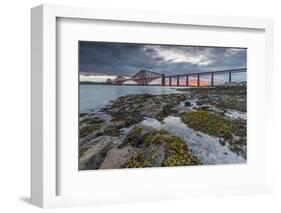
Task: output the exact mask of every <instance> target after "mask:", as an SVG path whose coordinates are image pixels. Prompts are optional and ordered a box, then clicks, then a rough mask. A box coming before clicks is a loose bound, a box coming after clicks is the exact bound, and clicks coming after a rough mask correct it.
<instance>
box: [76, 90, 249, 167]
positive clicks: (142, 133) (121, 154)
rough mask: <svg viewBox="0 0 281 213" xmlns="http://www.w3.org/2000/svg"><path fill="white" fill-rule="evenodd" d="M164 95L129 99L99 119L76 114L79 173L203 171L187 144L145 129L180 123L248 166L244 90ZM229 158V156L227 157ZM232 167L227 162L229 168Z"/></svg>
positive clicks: (112, 106)
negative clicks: (152, 121) (169, 120)
mask: <svg viewBox="0 0 281 213" xmlns="http://www.w3.org/2000/svg"><path fill="white" fill-rule="evenodd" d="M177 90H178V91H179V92H176V91H175V93H172V94H163V95H150V94H138V95H127V96H123V97H120V98H118V99H117V100H114V101H113V102H111V104H109V105H108V106H106V107H105V108H103V109H101V110H100V111H99V112H97V113H81V114H80V132H79V136H80V141H79V147H80V149H79V169H80V170H90V169H116V168H144V167H162V166H163V167H166V166H191V165H201V164H203V163H202V162H204V159H200V157H199V156H197V155H195V154H194V153H193V150H192V149H190V147H189V146H188V143H187V142H188V140H189V138H183V137H181V135H177V134H173V133H171V132H170V131H169V130H168V129H165V130H164V129H162V128H159V127H152V126H151V125H146V123H145V122H144V121H146V119H148V118H151V119H155V120H157V121H158V122H161V123H163V122H164V119H165V118H167V117H169V116H173V117H175V118H180V119H181V121H182V123H184V124H185V125H186V126H187V127H188V128H191V129H193V130H194V131H197V132H198V134H199V135H200V133H202V134H207V135H209V136H211V137H214V138H218V140H219V141H220V144H221V146H225V147H227V148H228V149H229V150H230V151H231V152H233V153H235V154H236V155H237V156H240V157H243V158H244V159H245V160H246V157H247V155H246V152H247V150H246V87H245V86H218V87H208V88H207V87H202V88H179V89H177ZM226 154H227V153H226ZM229 163H231V162H229Z"/></svg>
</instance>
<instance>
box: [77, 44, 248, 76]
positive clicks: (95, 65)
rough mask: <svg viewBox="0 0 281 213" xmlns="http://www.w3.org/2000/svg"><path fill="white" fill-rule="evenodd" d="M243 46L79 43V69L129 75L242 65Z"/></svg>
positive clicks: (192, 70) (237, 66) (201, 70)
mask: <svg viewBox="0 0 281 213" xmlns="http://www.w3.org/2000/svg"><path fill="white" fill-rule="evenodd" d="M246 51H247V50H246V49H238V48H214V47H194V46H175V45H150V44H128V43H111V42H80V52H79V54H80V63H79V66H80V71H82V72H89V73H93V74H98V75H99V74H100V75H104V74H108V75H124V76H132V75H133V74H135V73H136V72H138V71H139V70H141V69H147V70H151V71H155V72H159V73H165V74H180V73H190V72H195V71H196V72H197V71H198V72H206V71H215V70H223V69H235V68H242V67H246V54H247V52H246Z"/></svg>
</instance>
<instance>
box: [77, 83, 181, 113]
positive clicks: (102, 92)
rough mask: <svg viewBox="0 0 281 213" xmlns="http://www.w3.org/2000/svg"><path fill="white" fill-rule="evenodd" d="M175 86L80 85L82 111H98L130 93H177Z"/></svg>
mask: <svg viewBox="0 0 281 213" xmlns="http://www.w3.org/2000/svg"><path fill="white" fill-rule="evenodd" d="M176 92H177V91H176V89H175V88H173V87H162V86H124V85H123V86H111V85H80V112H96V111H98V110H99V109H101V108H102V107H105V106H106V105H107V104H109V103H110V101H113V100H115V99H117V98H119V97H121V96H125V95H129V94H144V93H149V94H152V95H159V94H167V93H176Z"/></svg>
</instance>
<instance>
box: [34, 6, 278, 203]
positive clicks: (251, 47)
mask: <svg viewBox="0 0 281 213" xmlns="http://www.w3.org/2000/svg"><path fill="white" fill-rule="evenodd" d="M31 14H32V18H31V19H32V20H31V21H32V33H31V34H32V38H31V39H32V49H31V50H32V119H31V120H32V147H31V153H32V162H31V168H32V173H31V177H32V180H31V183H32V184H31V185H32V187H31V198H32V203H33V204H35V205H37V206H40V207H57V206H75V205H90V204H99V203H117V202H139V201H145V200H165V199H179V198H188V197H198V196H213V195H219V196H221V195H233V194H237V195H240V194H251V193H264V192H270V178H271V173H270V160H269V157H270V154H269V152H270V151H269V150H270V139H269V138H270V136H269V134H268V131H267V130H268V129H270V125H271V122H270V119H271V117H270V112H268V111H270V110H269V109H270V107H272V100H271V98H270V97H271V96H270V92H269V91H270V87H272V86H273V85H272V84H271V83H270V78H272V72H273V67H272V66H273V63H272V56H273V50H272V47H273V41H272V37H273V35H272V31H273V23H272V20H270V19H256V18H238V17H215V16H195V15H187V14H172V13H171V14H164V13H163V14H162V13H151V12H146V11H122V10H104V9H103V10H101V9H99V8H82V7H81V8H80V7H66V6H52V5H42V6H39V7H35V8H33V9H32V10H31Z"/></svg>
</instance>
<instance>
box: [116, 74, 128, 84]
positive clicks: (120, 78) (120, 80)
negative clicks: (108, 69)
mask: <svg viewBox="0 0 281 213" xmlns="http://www.w3.org/2000/svg"><path fill="white" fill-rule="evenodd" d="M125 81H127V79H126V78H125V77H124V76H123V75H118V76H117V77H116V78H115V79H114V80H113V82H114V83H116V84H117V85H122V84H123V83H124V82H125Z"/></svg>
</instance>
